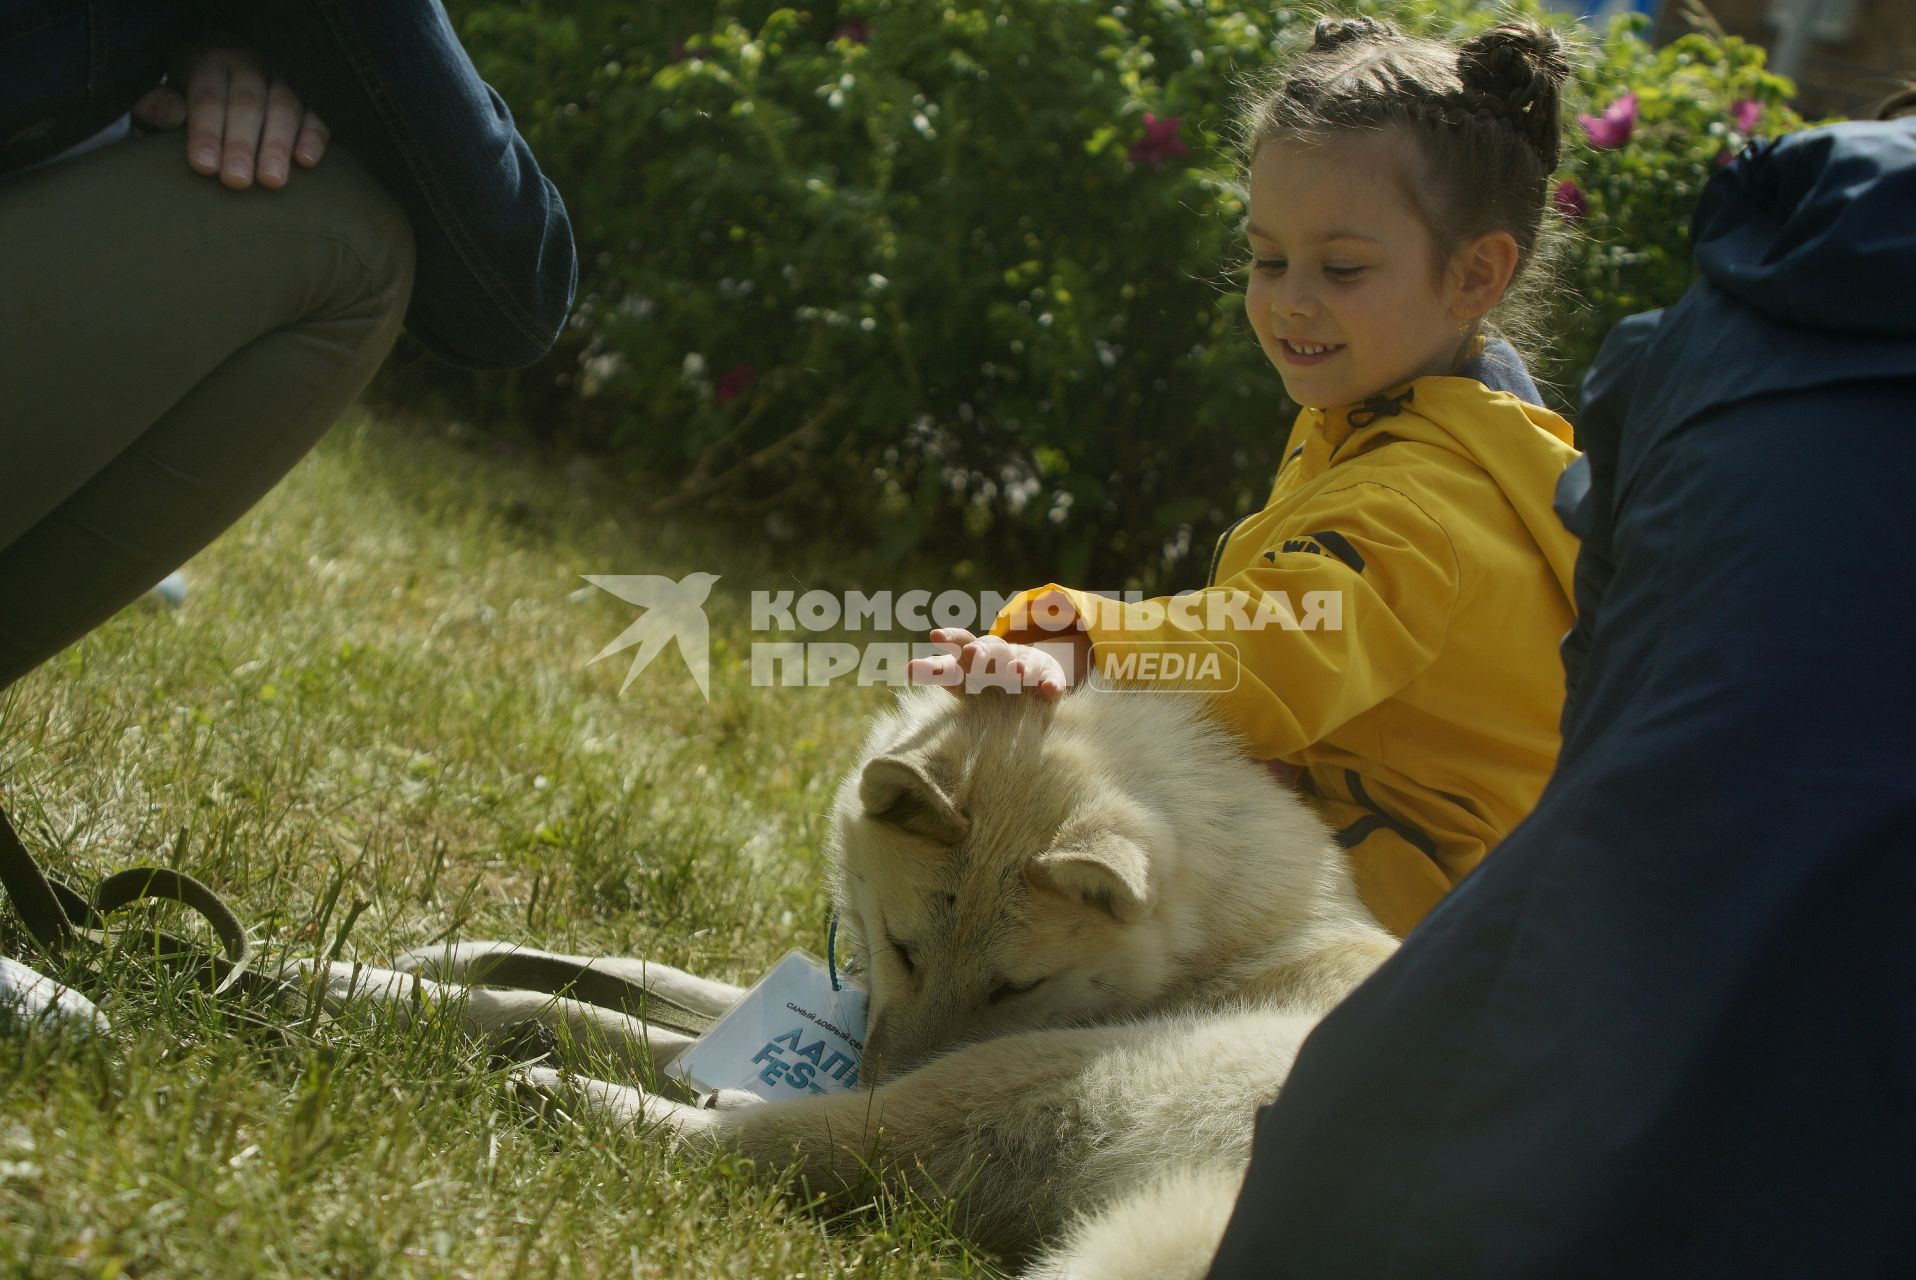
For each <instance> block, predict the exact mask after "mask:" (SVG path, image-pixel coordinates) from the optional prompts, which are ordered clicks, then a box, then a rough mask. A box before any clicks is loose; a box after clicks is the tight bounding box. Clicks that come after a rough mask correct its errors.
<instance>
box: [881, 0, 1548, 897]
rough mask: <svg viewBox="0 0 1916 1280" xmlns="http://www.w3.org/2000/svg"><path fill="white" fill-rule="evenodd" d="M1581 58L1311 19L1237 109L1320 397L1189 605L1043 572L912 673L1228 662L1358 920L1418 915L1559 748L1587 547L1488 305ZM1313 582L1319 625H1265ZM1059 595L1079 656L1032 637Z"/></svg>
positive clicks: (1268, 264)
mask: <svg viewBox="0 0 1916 1280" xmlns="http://www.w3.org/2000/svg"><path fill="white" fill-rule="evenodd" d="M1568 71H1569V67H1568V65H1567V63H1566V61H1565V58H1564V53H1563V46H1562V44H1561V42H1560V41H1559V40H1558V38H1557V37H1556V36H1555V35H1554V34H1552V33H1551V32H1549V31H1547V30H1545V29H1543V28H1541V27H1537V26H1534V25H1531V24H1528V23H1512V24H1507V25H1503V26H1499V27H1496V28H1494V29H1492V30H1490V31H1487V32H1485V33H1484V34H1482V35H1480V36H1477V37H1476V38H1474V39H1472V40H1470V41H1468V42H1467V43H1465V44H1464V45H1463V46H1462V47H1461V48H1460V49H1455V50H1453V49H1451V48H1450V47H1448V46H1446V45H1443V44H1439V43H1433V42H1429V41H1424V40H1414V39H1410V38H1407V37H1405V36H1402V35H1399V34H1398V33H1397V32H1396V31H1394V30H1392V29H1391V28H1390V27H1388V26H1385V25H1383V24H1380V23H1376V22H1372V21H1370V20H1368V19H1364V18H1358V19H1349V20H1328V19H1327V20H1324V21H1320V22H1319V23H1318V24H1317V29H1316V34H1315V40H1314V43H1313V44H1312V46H1311V48H1310V49H1309V50H1308V52H1306V53H1305V54H1303V55H1301V56H1300V58H1299V59H1298V61H1297V63H1296V65H1295V66H1294V67H1293V68H1292V69H1291V71H1290V72H1289V74H1288V75H1287V76H1286V77H1285V78H1284V79H1283V81H1282V83H1281V84H1280V85H1279V86H1278V87H1277V88H1276V89H1275V90H1274V91H1272V92H1271V93H1269V94H1268V95H1267V96H1265V97H1264V98H1263V99H1262V100H1261V101H1259V102H1257V103H1255V104H1254V106H1253V109H1252V111H1251V113H1250V116H1249V119H1248V127H1247V129H1246V134H1247V139H1246V141H1247V159H1248V167H1249V175H1248V176H1249V188H1250V209H1249V217H1248V220H1247V223H1246V228H1245V230H1246V234H1247V236H1248V238H1249V241H1250V249H1251V255H1252V265H1251V275H1250V284H1249V287H1248V289H1247V290H1246V293H1245V309H1246V311H1247V312H1248V314H1249V316H1250V320H1251V324H1252V327H1253V328H1254V329H1255V330H1256V332H1257V337H1258V341H1259V342H1260V343H1261V344H1262V346H1263V348H1264V353H1265V354H1266V355H1267V356H1268V357H1269V358H1270V361H1271V363H1272V364H1273V365H1274V366H1276V368H1277V371H1278V374H1279V375H1280V376H1281V377H1282V378H1283V379H1284V387H1285V390H1286V391H1287V392H1288V393H1289V395H1290V397H1291V398H1292V399H1293V400H1295V401H1296V402H1297V403H1299V404H1301V405H1305V406H1307V407H1306V408H1305V409H1304V410H1303V411H1302V412H1301V413H1300V414H1299V415H1298V418H1297V421H1296V423H1295V425H1294V426H1293V427H1292V429H1291V434H1290V438H1289V441H1288V443H1287V446H1286V449H1285V457H1284V462H1283V464H1282V466H1281V467H1280V469H1279V471H1278V473H1277V480H1276V483H1275V486H1274V487H1273V489H1272V491H1271V497H1270V500H1269V503H1268V504H1267V505H1266V506H1265V508H1264V509H1263V510H1262V511H1260V512H1258V513H1256V514H1254V515H1251V516H1247V517H1245V518H1244V519H1242V520H1240V521H1238V523H1237V524H1235V525H1233V526H1232V527H1231V529H1230V530H1229V531H1228V532H1226V533H1225V535H1224V537H1223V538H1222V539H1221V540H1220V541H1219V543H1218V548H1217V552H1216V555H1215V557H1214V560H1213V563H1212V573H1211V585H1210V586H1209V587H1208V588H1206V590H1205V591H1204V592H1203V593H1200V595H1199V597H1198V598H1196V599H1192V598H1190V597H1175V598H1172V599H1169V600H1156V601H1145V602H1142V603H1138V604H1129V605H1117V604H1115V603H1114V602H1112V601H1109V600H1105V599H1101V598H1100V597H1097V596H1094V595H1090V594H1088V593H1084V592H1079V591H1074V590H1070V589H1066V588H1062V587H1058V586H1056V585H1055V584H1054V585H1052V586H1050V587H1045V588H1040V589H1038V590H1037V591H1033V592H1026V593H1024V594H1023V595H1021V596H1020V597H1018V598H1016V599H1014V600H1013V601H1012V603H1011V604H1010V605H1009V606H1008V607H1007V609H1006V610H1005V612H1004V613H1003V614H1001V615H1000V616H999V618H998V619H997V621H996V622H995V623H994V625H993V628H992V630H993V633H994V634H993V635H991V636H987V637H983V638H978V637H973V636H972V635H970V634H968V633H966V632H962V631H944V632H935V633H934V634H933V637H932V638H933V640H934V641H936V642H939V643H941V644H943V645H946V646H948V647H949V648H950V650H951V655H950V656H946V657H940V658H932V659H926V660H923V661H921V662H918V663H915V664H914V670H913V675H914V677H915V678H917V679H920V680H923V681H926V682H932V683H956V682H959V681H962V680H963V679H964V677H965V675H966V674H976V673H978V672H980V671H982V670H985V669H988V668H993V667H994V666H995V667H996V668H997V669H1001V670H1008V671H1011V672H1014V673H1016V674H1018V675H1019V676H1020V677H1021V678H1022V680H1023V683H1024V685H1025V687H1027V688H1029V689H1031V690H1033V691H1034V692H1036V694H1037V695H1038V696H1041V697H1056V696H1058V695H1059V694H1061V693H1062V692H1063V690H1064V688H1065V687H1066V685H1067V684H1068V683H1070V681H1071V680H1072V678H1073V676H1074V675H1075V673H1076V672H1080V671H1083V670H1085V669H1087V667H1088V666H1090V665H1093V664H1096V665H1098V666H1099V667H1100V668H1101V669H1102V668H1107V667H1121V666H1122V664H1121V663H1119V662H1117V661H1115V659H1117V658H1119V657H1120V656H1121V655H1124V654H1127V653H1128V654H1137V653H1140V652H1149V651H1151V650H1153V649H1154V648H1155V649H1157V650H1158V651H1159V652H1160V653H1165V654H1168V653H1171V652H1174V651H1176V652H1180V653H1181V654H1182V655H1183V656H1184V657H1185V659H1186V662H1185V664H1184V666H1183V669H1184V670H1185V671H1186V672H1189V671H1191V670H1192V669H1193V668H1194V667H1196V668H1197V669H1199V670H1204V668H1203V665H1202V664H1201V663H1195V662H1194V661H1193V659H1194V657H1197V656H1202V655H1206V654H1209V655H1215V657H1216V658H1217V659H1218V662H1217V664H1215V665H1214V666H1212V667H1211V668H1209V670H1212V671H1217V672H1219V673H1220V678H1219V679H1217V681H1216V683H1215V684H1212V685H1211V686H1210V687H1212V688H1214V689H1217V690H1219V691H1220V692H1218V693H1217V701H1218V707H1219V711H1220V714H1221V716H1222V718H1223V720H1224V721H1225V723H1226V724H1228V725H1229V726H1230V727H1231V728H1232V729H1234V730H1235V731H1236V732H1237V733H1238V734H1239V735H1241V736H1242V738H1243V740H1244V742H1245V744H1246V746H1247V748H1248V749H1249V750H1250V751H1252V752H1253V753H1254V754H1255V755H1256V756H1257V757H1258V758H1260V759H1266V760H1269V761H1271V762H1273V767H1274V769H1275V770H1277V771H1278V772H1279V773H1280V776H1287V777H1294V778H1295V779H1296V782H1297V785H1298V786H1299V788H1300V789H1301V790H1302V791H1303V792H1304V793H1305V794H1306V795H1307V796H1308V797H1310V799H1311V802H1312V803H1313V804H1314V805H1315V806H1316V807H1317V808H1318V809H1319V810H1320V811H1321V812H1322V813H1323V814H1324V816H1325V817H1326V818H1328V819H1329V821H1330V822H1331V824H1332V825H1333V827H1334V828H1335V830H1336V831H1337V833H1338V839H1339V841H1340V843H1342V844H1343V845H1344V847H1345V848H1347V849H1348V850H1349V851H1350V855H1351V858H1352V862H1353V864H1354V867H1355V870H1356V873H1357V878H1358V883H1359V886H1360V888H1361V890H1362V891H1363V894H1364V897H1365V900H1366V902H1367V904H1368V905H1369V906H1370V908H1371V909H1372V911H1373V912H1375V914H1376V915H1377V916H1378V918H1379V919H1380V920H1382V921H1383V923H1384V924H1385V925H1386V926H1388V927H1389V928H1391V929H1392V930H1394V931H1396V932H1398V933H1400V934H1402V933H1405V932H1407V931H1409V929H1410V928H1411V927H1412V926H1413V925H1415V924H1416V923H1417V922H1418V921H1419V920H1420V919H1422V918H1423V916H1424V914H1425V913H1426V912H1427V911H1429V910H1430V908H1431V907H1432V906H1433V905H1434V904H1435V903H1436V902H1437V901H1438V900H1439V899H1440V898H1441V897H1442V896H1443V895H1444V893H1445V892H1446V891H1448V890H1449V888H1450V887H1451V886H1452V885H1453V884H1455V883H1456V882H1457V881H1458V880H1459V879H1460V878H1461V877H1462V876H1463V875H1464V874H1465V873H1466V872H1468V871H1469V870H1470V869H1471V868H1472V867H1474V866H1476V865H1477V863H1478V862H1479V861H1481V860H1482V858H1483V856H1484V855H1485V854H1486V853H1487V852H1489V851H1490V850H1491V849H1492V848H1494V847H1495V846H1496V844H1497V842H1498V841H1499V840H1501V839H1502V838H1503V836H1504V835H1505V834H1506V833H1508V832H1509V831H1510V829H1511V828H1512V827H1513V826H1514V825H1515V824H1516V823H1517V822H1518V820H1519V819H1521V818H1522V817H1523V816H1524V815H1525V814H1526V813H1527V812H1528V811H1529V810H1530V808H1531V806H1532V805H1533V804H1534V803H1535V801H1536V799H1537V796H1538V794H1539V793H1540V792H1541V790H1542V789H1543V784H1544V781H1545V779H1546V778H1547V777H1548V776H1549V774H1550V771H1551V768H1552V766H1553V765H1554V763H1555V760H1556V756H1557V748H1558V741H1559V740H1558V732H1557V718H1558V712H1559V709H1560V707H1561V704H1562V698H1563V670H1562V666H1561V663H1560V661H1559V658H1558V654H1557V644H1558V641H1559V639H1560V638H1561V637H1562V636H1563V634H1564V633H1565V632H1566V631H1568V630H1569V629H1570V625H1571V622H1572V620H1573V609H1572V603H1571V600H1572V597H1571V570H1572V565H1573V562H1574V560H1575V557H1576V542H1575V540H1574V539H1573V538H1572V537H1571V535H1570V534H1569V533H1568V532H1566V531H1565V529H1564V527H1563V524H1562V523H1561V521H1559V520H1558V518H1557V516H1556V514H1555V513H1554V512H1553V510H1552V508H1551V501H1552V497H1553V495H1554V492H1555V487H1556V483H1557V479H1558V477H1559V476H1560V475H1561V474H1562V472H1563V469H1564V468H1565V467H1566V466H1567V465H1568V464H1569V462H1570V461H1571V459H1572V458H1574V457H1575V456H1576V454H1575V451H1574V450H1573V449H1572V447H1571V444H1570V440H1571V434H1570V428H1569V425H1568V424H1567V423H1565V422H1564V421H1563V420H1562V419H1561V418H1559V417H1558V416H1557V415H1555V414H1553V413H1551V412H1549V411H1547V410H1545V409H1543V408H1541V407H1539V406H1538V405H1537V404H1536V403H1535V401H1536V400H1537V398H1538V397H1537V393H1536V389H1535V387H1534V385H1533V384H1532V383H1531V381H1530V379H1529V377H1528V376H1527V375H1526V374H1525V373H1524V370H1523V365H1522V362H1521V360H1520V359H1518V357H1517V355H1516V353H1515V352H1514V351H1513V350H1511V348H1510V347H1509V345H1508V344H1507V343H1505V342H1504V341H1503V340H1501V339H1499V338H1495V337H1493V336H1490V331H1489V330H1488V319H1487V317H1488V316H1489V314H1490V313H1491V312H1492V310H1493V309H1494V308H1495V307H1496V306H1497V305H1498V303H1499V302H1500V301H1502V300H1503V299H1504V297H1505V295H1506V293H1507V292H1508V291H1509V290H1510V288H1511V286H1512V283H1513V281H1515V280H1516V279H1517V278H1518V277H1519V276H1520V275H1521V274H1522V273H1523V271H1524V269H1525V267H1526V266H1527V265H1528V264H1529V261H1530V259H1531V258H1532V256H1533V253H1534V251H1535V249H1536V245H1537V241H1538V235H1539V232H1540V230H1541V227H1542V223H1543V219H1544V205H1545V199H1546V196H1545V192H1546V184H1547V182H1548V179H1549V176H1550V174H1551V171H1552V170H1553V169H1555V168H1556V164H1557V155H1558V139H1559V130H1560V112H1559V89H1560V86H1561V84H1562V82H1563V81H1564V79H1565V78H1566V76H1567V75H1568ZM1513 393H1514V394H1513ZM1313 592H1317V593H1326V594H1322V595H1316V596H1312V595H1311V594H1310V593H1313ZM1213 598H1215V600H1216V601H1217V602H1218V603H1220V604H1224V605H1229V606H1233V607H1231V608H1225V609H1222V610H1215V609H1211V608H1208V607H1207V606H1208V605H1209V604H1210V603H1211V601H1212V599H1213ZM1273 599H1276V600H1280V601H1282V602H1283V603H1284V606H1285V608H1284V610H1282V611H1273V610H1272V609H1270V608H1269V607H1268V606H1269V605H1270V602H1271V601H1272V600H1273ZM1313 601H1315V602H1316V606H1317V608H1318V610H1319V612H1318V613H1317V615H1316V617H1315V618H1314V619H1313V621H1315V622H1317V623H1319V624H1321V625H1318V626H1316V627H1313V628H1312V629H1301V628H1300V629H1292V628H1290V627H1286V626H1281V625H1272V624H1271V621H1272V619H1273V618H1275V617H1277V616H1279V613H1280V612H1282V613H1295V614H1296V615H1297V616H1298V617H1299V618H1300V619H1302V618H1304V617H1306V616H1307V613H1308V606H1310V605H1311V602H1313ZM1327 601H1328V602H1332V604H1334V605H1335V606H1336V607H1331V605H1327V604H1326V602H1327ZM1300 603H1302V604H1303V605H1304V606H1306V608H1300V607H1299V606H1300ZM1060 614H1062V615H1063V616H1065V617H1067V618H1069V619H1070V620H1071V625H1073V626H1075V628H1076V630H1075V631H1073V632H1072V633H1071V634H1072V636H1073V639H1074V642H1075V645H1076V648H1077V653H1076V658H1077V661H1075V662H1072V663H1070V664H1068V667H1069V669H1067V664H1061V663H1059V662H1058V661H1056V660H1055V658H1054V656H1052V655H1051V654H1048V653H1047V652H1045V651H1043V650H1039V649H1036V648H1033V647H1032V646H1033V645H1034V644H1035V643H1036V642H1038V641H1040V640H1044V639H1048V638H1055V637H1050V636H1048V635H1047V628H1046V627H1045V626H1040V625H1039V622H1040V619H1043V620H1044V621H1045V622H1046V623H1048V624H1049V625H1051V626H1055V625H1056V620H1057V618H1058V617H1059V616H1060ZM1260 619H1261V620H1263V622H1264V623H1265V624H1266V625H1262V626H1258V625H1256V624H1257V622H1258V621H1259V620H1260ZM1247 620H1248V625H1247ZM1340 622H1341V627H1338V626H1336V625H1335V624H1337V623H1340ZM1164 665H1166V666H1169V665H1170V664H1164ZM1138 669H1139V668H1137V667H1136V666H1135V665H1134V666H1133V667H1132V670H1134V671H1135V670H1138Z"/></svg>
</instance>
